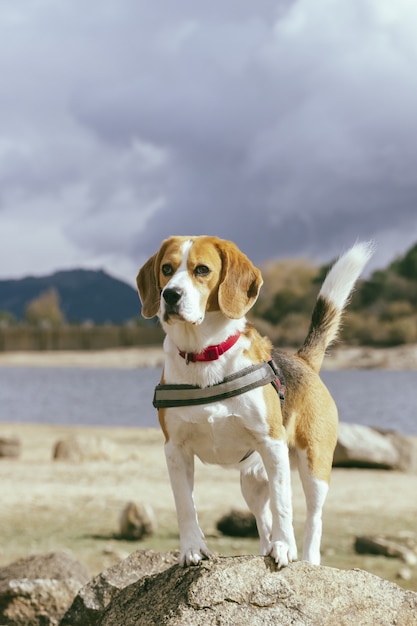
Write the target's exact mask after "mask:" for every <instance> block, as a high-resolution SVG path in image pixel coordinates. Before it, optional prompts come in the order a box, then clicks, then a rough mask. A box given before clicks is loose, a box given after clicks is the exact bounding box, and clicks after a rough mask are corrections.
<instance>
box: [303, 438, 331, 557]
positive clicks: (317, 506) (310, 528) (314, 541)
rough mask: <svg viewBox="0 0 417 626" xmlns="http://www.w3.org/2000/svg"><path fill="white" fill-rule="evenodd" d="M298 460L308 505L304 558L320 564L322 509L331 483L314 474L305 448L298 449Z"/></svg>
mask: <svg viewBox="0 0 417 626" xmlns="http://www.w3.org/2000/svg"><path fill="white" fill-rule="evenodd" d="M297 462H298V471H299V474H300V478H301V483H302V485H303V490H304V495H305V499H306V507H307V517H306V522H305V527H304V543H303V560H304V561H309V562H310V563H313V564H315V565H320V543H321V535H322V510H323V506H324V502H325V500H326V496H327V493H328V491H329V484H328V482H327V481H326V480H324V479H321V478H316V477H315V476H313V474H312V472H311V469H310V466H309V461H308V458H307V452H306V451H305V450H297Z"/></svg>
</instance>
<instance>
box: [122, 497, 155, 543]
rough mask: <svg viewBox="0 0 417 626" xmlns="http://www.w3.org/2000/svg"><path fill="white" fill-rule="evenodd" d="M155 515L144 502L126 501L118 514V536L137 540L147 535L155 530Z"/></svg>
mask: <svg viewBox="0 0 417 626" xmlns="http://www.w3.org/2000/svg"><path fill="white" fill-rule="evenodd" d="M155 526H156V524H155V516H154V513H153V510H152V508H151V507H150V506H149V505H146V504H136V503H135V502H128V503H127V504H126V506H125V507H124V509H123V511H122V513H121V515H120V537H121V538H122V539H128V540H129V541H130V540H133V541H134V540H138V539H143V538H144V537H149V536H150V535H153V533H154V532H155Z"/></svg>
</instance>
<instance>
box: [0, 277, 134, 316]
mask: <svg viewBox="0 0 417 626" xmlns="http://www.w3.org/2000/svg"><path fill="white" fill-rule="evenodd" d="M51 290H54V291H55V292H56V293H57V295H58V298H59V307H60V309H61V311H62V313H63V315H64V317H65V319H66V320H67V321H68V322H71V323H72V322H76V323H81V322H84V321H87V320H88V321H91V322H93V323H95V324H104V323H106V322H110V323H114V324H122V323H124V322H126V321H128V320H130V319H133V318H136V317H138V316H139V315H140V311H141V306H140V301H139V297H138V294H137V292H136V290H135V289H133V287H131V286H130V285H128V284H127V283H124V282H123V281H121V280H118V279H117V278H113V277H112V276H110V275H109V274H106V272H104V271H102V270H98V271H94V270H83V269H75V270H67V271H59V272H55V273H54V274H51V275H50V276H43V277H33V276H28V277H26V278H22V279H18V280H0V311H7V312H8V313H11V314H12V315H13V316H14V317H16V318H17V319H18V320H23V319H24V318H25V310H26V307H27V306H28V304H29V303H30V302H32V301H33V300H35V299H36V298H39V297H40V296H42V294H45V293H47V292H48V291H51Z"/></svg>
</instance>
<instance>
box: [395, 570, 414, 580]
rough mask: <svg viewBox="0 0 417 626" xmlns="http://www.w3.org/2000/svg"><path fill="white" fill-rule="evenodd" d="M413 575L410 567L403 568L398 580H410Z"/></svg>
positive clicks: (399, 572) (398, 574) (399, 571)
mask: <svg viewBox="0 0 417 626" xmlns="http://www.w3.org/2000/svg"><path fill="white" fill-rule="evenodd" d="M412 575H413V574H412V571H411V569H410V568H409V567H401V568H400V569H399V570H398V572H397V578H398V579H399V580H410V579H411V576H412Z"/></svg>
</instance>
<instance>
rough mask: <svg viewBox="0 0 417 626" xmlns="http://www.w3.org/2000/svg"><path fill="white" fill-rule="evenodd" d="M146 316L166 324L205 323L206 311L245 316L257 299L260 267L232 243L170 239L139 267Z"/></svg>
mask: <svg viewBox="0 0 417 626" xmlns="http://www.w3.org/2000/svg"><path fill="white" fill-rule="evenodd" d="M136 281H137V286H138V290H139V295H140V299H141V301H142V315H143V316H144V317H146V318H150V317H154V316H155V315H158V317H159V318H160V320H161V321H162V322H164V323H166V324H171V323H175V322H178V321H180V322H188V323H190V324H201V322H202V321H203V320H204V318H205V315H206V313H207V312H210V311H220V312H221V313H223V315H224V316H225V317H227V318H229V319H239V318H241V317H243V316H244V315H245V314H246V313H247V312H248V311H249V309H250V308H251V307H252V306H253V304H254V303H255V302H256V299H257V297H258V294H259V289H260V287H261V285H262V276H261V273H260V271H259V270H258V269H257V268H256V267H255V266H254V265H253V264H252V263H251V262H250V261H249V259H248V258H247V257H246V256H245V255H244V254H243V252H241V251H240V250H239V248H238V247H237V246H236V245H235V244H233V243H232V242H230V241H225V240H223V239H218V238H216V237H207V236H200V237H170V238H169V239H166V240H165V241H164V242H163V243H162V245H161V247H160V249H159V251H158V252H157V253H156V254H154V255H153V256H152V257H151V258H150V259H149V260H148V261H147V262H146V263H145V265H144V266H143V267H142V268H141V269H140V271H139V274H138V276H137V279H136Z"/></svg>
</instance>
